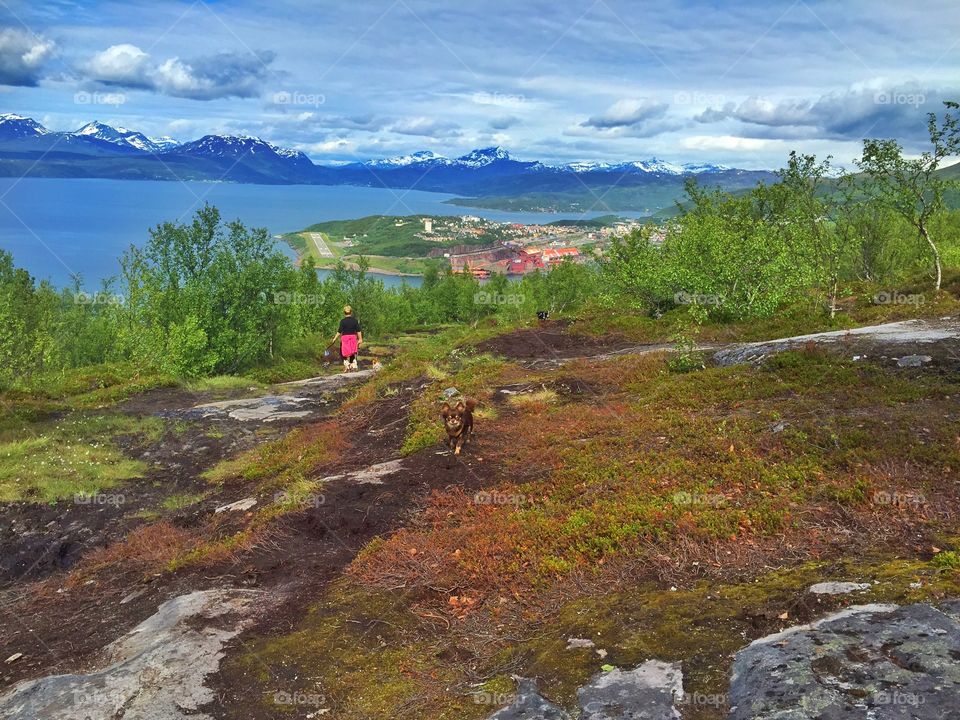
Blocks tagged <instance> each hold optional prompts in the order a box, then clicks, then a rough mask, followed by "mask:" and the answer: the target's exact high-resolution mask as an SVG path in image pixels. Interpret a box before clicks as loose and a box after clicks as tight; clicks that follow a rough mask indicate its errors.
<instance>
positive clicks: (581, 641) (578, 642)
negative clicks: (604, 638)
mask: <svg viewBox="0 0 960 720" xmlns="http://www.w3.org/2000/svg"><path fill="white" fill-rule="evenodd" d="M592 647H593V640H591V639H590V638H573V637H572V638H567V650H577V649H579V648H592Z"/></svg>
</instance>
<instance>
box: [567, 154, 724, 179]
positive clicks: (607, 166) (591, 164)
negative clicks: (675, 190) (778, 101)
mask: <svg viewBox="0 0 960 720" xmlns="http://www.w3.org/2000/svg"><path fill="white" fill-rule="evenodd" d="M554 167H555V168H559V169H563V170H569V171H571V172H575V173H588V172H590V173H595V172H610V173H653V174H659V175H700V174H703V173H716V172H724V171H725V170H729V169H730V168H728V167H726V166H724V165H710V164H695V163H685V164H683V165H678V164H676V163H672V162H667V161H666V160H660V159H659V158H655V157H652V158H650V159H649V160H634V161H633V162H625V163H608V162H602V161H590V160H587V161H582V162H572V163H567V164H566V165H559V166H554Z"/></svg>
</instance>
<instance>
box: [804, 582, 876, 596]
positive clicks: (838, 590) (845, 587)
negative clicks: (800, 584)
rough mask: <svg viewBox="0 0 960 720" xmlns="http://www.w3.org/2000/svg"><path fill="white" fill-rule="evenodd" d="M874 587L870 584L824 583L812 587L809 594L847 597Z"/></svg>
mask: <svg viewBox="0 0 960 720" xmlns="http://www.w3.org/2000/svg"><path fill="white" fill-rule="evenodd" d="M870 587H872V586H871V585H870V583H857V582H822V583H816V584H814V585H811V586H810V587H808V588H807V592H810V593H813V594H814V595H846V594H847V593H852V592H855V591H857V590H868V589H870Z"/></svg>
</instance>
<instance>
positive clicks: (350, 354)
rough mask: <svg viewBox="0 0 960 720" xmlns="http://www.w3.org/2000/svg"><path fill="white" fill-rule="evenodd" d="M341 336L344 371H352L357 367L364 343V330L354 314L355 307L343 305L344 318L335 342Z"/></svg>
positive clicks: (335, 336) (334, 337)
mask: <svg viewBox="0 0 960 720" xmlns="http://www.w3.org/2000/svg"><path fill="white" fill-rule="evenodd" d="M337 338H340V357H342V358H343V371H344V372H350V371H351V370H356V369H357V350H358V349H359V348H360V345H362V344H363V332H362V331H361V330H360V322H359V321H358V320H357V319H356V318H355V317H354V316H353V308H352V307H350V306H349V305H344V306H343V319H342V320H340V328H339V329H338V330H337V334H336V335H334V336H333V342H336V341H337Z"/></svg>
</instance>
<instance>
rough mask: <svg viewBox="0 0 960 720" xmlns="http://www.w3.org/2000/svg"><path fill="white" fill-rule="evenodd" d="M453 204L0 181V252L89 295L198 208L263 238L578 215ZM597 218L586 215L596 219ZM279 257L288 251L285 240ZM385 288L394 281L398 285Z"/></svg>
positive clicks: (117, 183)
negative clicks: (449, 220)
mask: <svg viewBox="0 0 960 720" xmlns="http://www.w3.org/2000/svg"><path fill="white" fill-rule="evenodd" d="M451 197H453V196H452V195H445V194H441V193H432V192H422V191H418V190H391V189H386V188H363V187H351V186H346V185H337V186H319V185H238V184H233V183H204V182H165V181H150V180H93V179H77V178H68V179H61V178H24V179H19V180H18V179H16V178H0V248H2V249H4V250H7V251H9V252H12V253H13V258H14V263H15V264H16V265H17V266H19V267H23V268H26V269H27V270H28V271H29V272H30V273H31V274H32V275H33V276H34V277H36V278H37V279H38V280H44V279H46V280H50V281H51V282H53V283H54V284H55V285H58V286H64V285H67V284H69V283H70V277H71V275H75V274H77V275H79V276H80V277H81V278H82V280H83V283H84V286H85V287H87V288H94V289H95V288H96V287H98V286H99V284H100V281H101V280H103V279H105V278H108V277H111V276H116V275H118V274H119V272H120V265H119V262H118V260H119V258H120V255H121V254H122V253H123V251H124V250H125V249H126V248H127V247H128V246H130V245H131V244H132V245H142V244H143V243H144V242H145V241H146V239H147V238H148V230H149V228H151V227H154V226H156V225H157V224H159V223H161V222H164V221H176V220H179V221H183V222H186V221H189V219H190V217H191V215H192V214H193V213H194V212H195V211H196V210H197V209H198V208H200V207H202V206H203V203H204V202H209V203H211V204H213V205H216V206H217V207H218V208H219V209H220V212H221V214H222V215H223V217H224V218H225V219H226V220H235V219H239V220H241V221H242V222H243V223H244V224H246V225H247V226H251V227H266V228H267V229H268V230H269V231H270V233H271V234H276V233H283V232H290V231H294V230H301V229H303V228H305V227H307V226H308V225H310V224H312V223H316V222H323V221H325V220H344V219H349V218H357V217H363V216H365V215H378V214H382V215H419V214H424V215H427V214H429V215H464V214H471V215H480V216H482V217H486V218H489V219H491V220H506V221H512V222H523V223H534V222H551V221H553V220H559V219H561V218H569V217H582V216H580V215H576V214H566V215H565V214H556V215H554V214H544V213H508V212H500V211H496V210H474V209H472V208H462V207H458V206H455V205H447V204H444V202H443V201H444V200H446V199H449V198H451ZM600 214H602V213H599V212H595V213H590V214H588V215H587V217H594V216H597V215H600ZM280 245H281V246H282V247H283V248H284V250H285V252H288V254H289V253H290V250H289V248H288V247H287V246H286V244H284V243H280ZM384 279H385V281H387V282H389V283H391V284H394V283H399V279H398V278H389V277H385V278H384Z"/></svg>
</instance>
